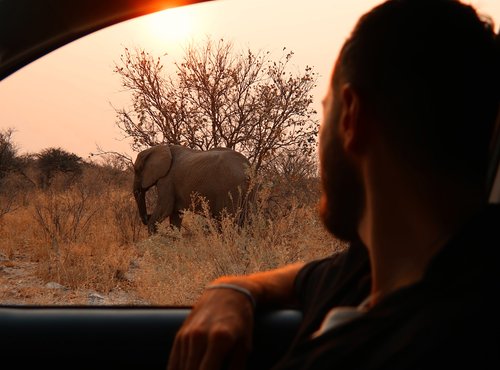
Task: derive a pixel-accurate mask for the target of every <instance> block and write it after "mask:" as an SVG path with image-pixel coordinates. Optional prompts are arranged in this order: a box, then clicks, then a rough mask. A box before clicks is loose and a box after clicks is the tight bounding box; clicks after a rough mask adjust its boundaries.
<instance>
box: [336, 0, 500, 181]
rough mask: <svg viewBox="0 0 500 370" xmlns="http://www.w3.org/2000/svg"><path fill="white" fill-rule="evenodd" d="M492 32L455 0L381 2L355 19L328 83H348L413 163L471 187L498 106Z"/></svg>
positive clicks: (481, 171)
mask: <svg viewBox="0 0 500 370" xmlns="http://www.w3.org/2000/svg"><path fill="white" fill-rule="evenodd" d="M495 37H496V35H495V32H494V31H493V25H492V22H491V21H489V20H487V19H485V18H481V17H480V16H478V14H477V13H476V11H475V10H474V9H473V8H472V7H470V6H468V5H464V4H462V3H460V2H458V1H453V0H389V1H386V2H385V3H383V4H381V5H379V6H377V7H375V8H374V9H373V10H371V11H370V12H369V13H367V14H365V15H364V16H363V17H362V18H360V20H359V22H358V23H357V25H356V27H355V29H354V30H353V32H352V34H351V36H350V37H349V39H348V40H347V41H346V43H345V44H344V46H343V48H342V50H341V53H340V56H339V59H338V61H337V66H336V70H335V74H334V80H333V86H334V89H338V86H339V83H340V81H344V82H349V83H351V84H352V86H353V87H354V88H355V89H356V90H357V91H358V93H359V94H360V96H361V97H362V99H363V102H364V103H365V104H366V106H367V108H368V111H369V114H370V115H372V116H373V117H374V118H375V119H376V121H377V123H379V124H380V125H381V126H380V130H383V132H384V135H386V136H385V137H386V138H387V141H388V143H389V145H390V146H391V147H392V148H394V149H395V150H397V153H398V154H401V155H402V156H404V158H405V159H406V160H409V161H410V163H411V164H412V165H413V166H418V167H422V168H424V169H425V170H431V171H433V172H435V173H437V174H443V175H445V176H447V177H450V176H452V177H454V178H457V179H459V180H460V181H467V180H470V181H471V183H472V184H476V185H477V184H479V181H481V182H482V181H484V177H485V174H486V171H487V162H488V146H489V140H490V137H491V133H492V129H493V125H494V121H495V117H496V115H497V111H498V104H499V95H500V94H499V92H500V86H499V82H500V79H499V72H500V65H499V59H500V58H499V55H498V47H497V46H496V42H495Z"/></svg>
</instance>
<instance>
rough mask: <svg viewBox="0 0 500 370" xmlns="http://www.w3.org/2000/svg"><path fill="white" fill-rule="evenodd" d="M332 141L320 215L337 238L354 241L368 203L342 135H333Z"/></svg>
mask: <svg viewBox="0 0 500 370" xmlns="http://www.w3.org/2000/svg"><path fill="white" fill-rule="evenodd" d="M330 144H331V147H330V148H326V150H325V151H324V158H322V159H323V161H322V163H321V183H322V190H323V193H322V196H321V202H320V215H321V218H322V220H323V223H324V224H325V226H326V228H327V229H328V231H330V232H331V233H332V234H333V235H334V236H335V237H336V238H338V239H341V240H345V241H352V240H355V239H357V238H358V226H359V222H360V220H361V213H362V209H363V205H364V192H363V185H362V181H361V177H360V175H359V173H358V172H357V171H356V168H355V166H354V164H353V163H351V161H349V159H348V158H347V156H346V155H345V152H344V151H343V149H342V143H341V141H340V140H339V138H338V137H335V138H333V139H332V141H331V143H330ZM325 154H326V155H325Z"/></svg>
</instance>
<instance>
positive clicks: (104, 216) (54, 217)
mask: <svg viewBox="0 0 500 370" xmlns="http://www.w3.org/2000/svg"><path fill="white" fill-rule="evenodd" d="M114 200H115V199H114V197H99V196H95V195H90V194H89V193H88V192H87V191H86V190H85V189H83V188H81V187H78V186H75V187H71V188H70V189H68V190H67V191H65V192H61V193H57V192H39V194H38V196H37V199H36V200H35V201H34V203H33V219H34V220H35V221H36V223H35V225H36V226H37V227H34V229H33V230H34V236H35V239H36V240H37V243H36V245H34V247H35V248H34V250H33V251H32V256H33V257H34V258H36V259H37V260H38V261H39V274H40V276H42V277H43V278H44V279H46V280H50V281H56V282H58V283H60V284H62V285H65V286H68V287H71V288H81V287H86V288H93V289H96V290H99V291H109V290H111V289H112V288H113V287H114V286H115V285H116V284H117V279H119V278H120V277H121V276H123V274H124V273H125V272H126V271H127V270H128V268H129V264H130V262H131V260H132V259H133V258H135V257H136V254H135V249H134V248H133V247H127V246H125V245H124V244H123V236H122V235H121V234H120V232H119V230H121V229H122V228H123V227H122V226H121V225H117V224H116V223H114V222H113V221H114V220H115V217H114V216H115V215H116V212H117V208H116V207H115V203H114ZM124 212H127V213H129V210H124Z"/></svg>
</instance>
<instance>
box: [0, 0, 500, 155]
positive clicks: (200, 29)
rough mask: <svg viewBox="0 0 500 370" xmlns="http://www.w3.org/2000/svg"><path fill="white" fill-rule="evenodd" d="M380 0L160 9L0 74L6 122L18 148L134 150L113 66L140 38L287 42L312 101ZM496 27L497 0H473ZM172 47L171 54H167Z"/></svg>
mask: <svg viewBox="0 0 500 370" xmlns="http://www.w3.org/2000/svg"><path fill="white" fill-rule="evenodd" d="M380 2H381V1H380V0H349V1H347V0H321V1H320V0H308V1H303V0H301V1H299V0H253V1H248V0H245V1H243V0H219V1H214V2H209V3H204V4H197V5H194V6H189V7H183V8H178V9H172V10H167V11H163V12H160V13H156V14H152V15H149V16H145V17H141V18H138V19H135V20H131V21H128V22H124V23H121V24H118V25H115V26H113V27H110V28H108V29H105V30H101V31H99V32H97V33H95V34H92V35H90V36H87V37H84V38H82V39H80V40H78V41H76V42H74V43H72V44H70V45H67V46H65V47H63V48H61V49H59V50H56V51H54V52H52V53H51V54H49V55H47V56H45V57H43V58H41V59H40V60H38V61H37V62H35V63H32V64H31V65H29V66H27V67H25V68H23V69H21V70H20V71H18V72H16V73H15V74H13V75H12V76H10V77H8V78H7V79H5V80H3V81H2V82H0V102H1V108H0V129H5V128H8V127H13V128H15V129H16V132H15V134H14V142H15V143H16V144H17V145H18V147H19V149H20V152H21V153H24V152H37V151H39V150H41V149H44V148H47V147H62V148H64V149H66V150H68V151H71V152H74V153H76V154H78V155H80V156H82V157H84V158H85V157H87V156H88V154H89V153H90V152H94V151H95V149H96V145H99V146H101V147H102V148H103V149H106V150H115V151H121V152H127V153H129V154H131V155H132V156H134V157H135V155H133V154H132V152H131V150H130V148H129V145H128V142H127V141H121V140H119V139H120V138H121V133H120V132H119V131H118V129H117V128H116V126H115V113H114V110H113V106H115V107H118V108H120V107H123V106H126V104H127V102H128V100H127V97H128V94H127V93H126V92H123V91H122V89H121V87H120V80H119V78H118V76H117V75H115V74H114V73H113V65H114V62H115V61H118V60H119V57H120V54H121V52H122V51H123V48H124V47H134V46H140V47H143V48H144V49H146V50H147V51H150V52H152V53H153V54H154V55H157V56H162V60H163V62H164V63H165V64H166V65H168V64H169V63H171V62H172V61H174V60H178V59H179V58H180V56H181V50H182V45H184V44H186V43H187V42H189V41H191V40H197V39H203V38H205V36H206V35H210V36H212V37H213V38H220V37H223V38H224V39H227V40H232V41H234V42H235V44H236V45H237V46H240V47H242V48H245V47H250V48H252V49H255V50H258V49H265V50H269V51H271V52H272V53H273V55H274V56H275V57H276V58H278V57H279V56H280V55H281V50H282V48H283V47H284V46H286V47H287V49H291V50H293V51H294V53H295V55H294V58H293V62H294V64H296V65H297V67H298V68H299V69H303V68H304V67H305V66H306V65H311V66H313V67H314V69H315V71H316V72H318V73H319V74H320V76H321V77H320V80H319V83H318V86H317V88H316V89H315V90H314V91H313V93H314V96H315V103H314V105H315V108H316V109H317V110H318V111H320V101H321V98H322V97H323V94H324V92H325V90H326V82H327V80H328V77H329V74H330V69H331V67H332V64H333V62H334V60H335V59H336V56H337V53H338V51H339V49H340V47H341V45H342V43H343V41H344V39H345V38H346V37H347V36H348V34H349V32H350V30H351V29H352V27H353V26H354V24H355V22H356V21H357V19H358V18H359V16H360V15H362V14H363V13H364V12H366V11H368V10H369V9H371V8H372V7H373V6H374V5H376V4H378V3H380ZM466 2H467V3H471V4H473V5H474V6H475V7H476V8H477V9H478V10H479V11H480V12H481V13H484V14H487V15H490V16H491V17H492V18H493V19H494V20H495V24H496V26H497V27H498V25H499V24H500V1H498V0H475V1H473V0H470V1H466ZM165 54H166V55H165Z"/></svg>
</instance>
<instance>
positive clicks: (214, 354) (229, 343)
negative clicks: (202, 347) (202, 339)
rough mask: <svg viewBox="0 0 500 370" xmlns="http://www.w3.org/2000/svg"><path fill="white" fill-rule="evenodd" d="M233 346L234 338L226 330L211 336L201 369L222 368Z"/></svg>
mask: <svg viewBox="0 0 500 370" xmlns="http://www.w3.org/2000/svg"><path fill="white" fill-rule="evenodd" d="M233 346H234V340H233V338H232V336H231V335H230V334H229V333H227V332H224V331H218V332H215V333H214V334H213V335H211V337H210V338H209V341H208V344H207V350H206V352H205V356H204V357H203V360H202V361H201V364H200V370H220V369H221V368H222V365H223V363H224V362H225V361H226V359H227V357H228V354H229V351H230V350H232V349H233V348H232V347H233Z"/></svg>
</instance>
